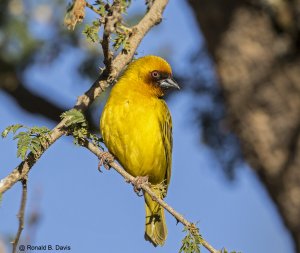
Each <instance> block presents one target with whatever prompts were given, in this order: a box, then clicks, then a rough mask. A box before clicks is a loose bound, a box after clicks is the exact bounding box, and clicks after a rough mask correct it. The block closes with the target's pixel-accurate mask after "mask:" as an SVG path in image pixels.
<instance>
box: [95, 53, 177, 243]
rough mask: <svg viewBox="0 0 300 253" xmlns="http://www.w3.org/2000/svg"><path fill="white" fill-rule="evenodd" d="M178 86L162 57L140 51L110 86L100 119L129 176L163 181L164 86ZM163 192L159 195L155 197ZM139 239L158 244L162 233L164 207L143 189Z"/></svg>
mask: <svg viewBox="0 0 300 253" xmlns="http://www.w3.org/2000/svg"><path fill="white" fill-rule="evenodd" d="M166 87H167V88H169V87H175V88H179V86H178V85H177V84H176V83H175V82H174V80H172V79H171V68H170V66H169V64H168V63H167V62H166V61H165V60H163V59H162V58H159V57H156V56H146V57H142V58H140V59H138V60H135V61H134V62H132V63H131V64H130V65H129V66H128V68H127V70H126V71H125V72H124V74H123V75H122V77H121V78H120V80H119V81H118V82H117V83H116V84H115V86H114V87H113V88H112V91H111V94H110V96H109V98H108V101H107V103H106V105H105V108H104V111H103V113H102V117H101V120H100V130H101V135H102V137H103V139H104V142H105V144H106V146H107V148H108V149H109V151H110V152H111V153H112V154H113V155H114V156H115V157H116V158H117V160H118V161H119V162H120V163H121V165H122V166H123V167H124V169H125V170H126V171H127V172H128V173H130V174H131V175H133V176H135V177H136V176H148V177H149V182H150V183H151V184H152V185H153V186H152V189H153V190H154V191H156V192H157V193H158V194H159V191H158V190H157V189H156V188H157V187H155V185H158V184H161V183H162V182H163V183H165V184H166V186H168V185H169V182H170V176H171V161H172V121H171V115H170V112H169V110H168V107H167V105H166V103H165V101H164V100H163V99H162V98H161V97H162V96H163V95H164V90H165V88H166ZM160 197H164V196H160ZM145 208H146V228H145V239H146V240H149V241H150V242H152V243H153V244H154V245H155V246H156V245H163V244H164V242H165V240H166V237H167V227H166V224H165V217H164V210H163V208H161V207H160V206H159V205H158V204H157V203H156V202H155V201H153V200H152V199H151V197H150V196H149V195H147V194H145Z"/></svg>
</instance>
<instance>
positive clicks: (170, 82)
mask: <svg viewBox="0 0 300 253" xmlns="http://www.w3.org/2000/svg"><path fill="white" fill-rule="evenodd" d="M159 85H160V87H162V88H165V89H169V88H175V89H178V90H180V87H179V85H178V83H177V82H176V81H175V80H174V79H173V78H171V77H169V78H166V79H163V80H161V81H159Z"/></svg>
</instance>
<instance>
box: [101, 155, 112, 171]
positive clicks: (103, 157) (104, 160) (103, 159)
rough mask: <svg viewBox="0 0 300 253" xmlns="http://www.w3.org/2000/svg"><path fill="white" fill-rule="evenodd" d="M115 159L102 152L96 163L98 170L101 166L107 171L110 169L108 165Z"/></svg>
mask: <svg viewBox="0 0 300 253" xmlns="http://www.w3.org/2000/svg"><path fill="white" fill-rule="evenodd" d="M114 160H115V158H114V157H113V155H112V154H111V153H109V152H103V153H102V155H101V156H100V160H99V163H98V170H99V171H100V172H102V171H101V166H102V165H103V166H104V168H105V169H107V170H109V169H110V165H109V164H110V163H111V162H113V161H114Z"/></svg>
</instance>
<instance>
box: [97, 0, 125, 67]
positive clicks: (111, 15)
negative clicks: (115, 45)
mask: <svg viewBox="0 0 300 253" xmlns="http://www.w3.org/2000/svg"><path fill="white" fill-rule="evenodd" d="M121 19H122V10H121V3H120V1H119V0H117V1H114V2H113V4H112V5H111V7H110V9H109V11H108V13H107V15H106V17H105V24H104V32H103V39H102V41H101V45H102V50H103V55H104V65H105V67H106V70H107V71H108V72H110V70H111V64H112V59H113V52H112V51H111V50H110V47H109V42H110V35H111V34H112V33H113V32H114V31H115V29H116V24H117V23H119V22H120V21H121Z"/></svg>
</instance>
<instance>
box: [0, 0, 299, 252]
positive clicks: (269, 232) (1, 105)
mask: <svg viewBox="0 0 300 253" xmlns="http://www.w3.org/2000/svg"><path fill="white" fill-rule="evenodd" d="M133 5H137V7H134V8H136V9H134V10H133V12H134V11H135V10H138V9H139V8H141V5H140V3H138V1H133ZM195 29H197V27H196V24H195V23H194V21H193V17H192V13H191V11H190V10H189V9H188V6H187V5H186V3H185V2H184V1H183V0H180V1H171V2H170V4H169V5H168V7H167V9H166V12H165V15H164V19H163V23H162V24H161V25H160V26H159V27H156V28H155V29H153V31H151V32H150V33H149V34H148V35H147V37H146V38H145V40H144V41H143V42H142V44H141V46H140V48H139V49H138V52H139V56H142V55H147V54H163V51H162V48H168V50H169V52H168V53H169V55H170V57H169V61H170V62H171V64H172V66H173V69H174V71H177V72H181V73H185V72H186V73H187V72H188V71H189V68H188V64H187V58H188V55H189V54H191V53H192V52H193V50H195V49H196V48H197V47H198V45H199V44H200V43H202V40H201V37H200V35H198V33H197V32H195ZM76 57H79V56H78V55H76V54H71V53H69V54H65V55H64V56H62V59H61V60H60V64H61V65H57V66H56V67H53V68H52V69H47V68H40V69H32V70H31V71H30V73H29V74H28V77H27V78H29V80H30V85H29V87H30V88H31V89H34V90H37V92H39V93H41V94H43V95H45V96H48V97H50V98H51V99H53V100H54V101H60V103H61V104H62V105H65V106H69V107H71V106H72V105H73V104H74V103H75V101H76V97H77V96H78V95H80V94H81V93H82V92H84V91H85V87H84V86H83V85H78V84H76V81H77V82H78V80H76V79H74V78H72V77H71V75H70V74H68V73H71V72H72V71H73V68H74V59H75V58H76ZM45 77H46V78H45ZM74 82H75V84H74ZM62 98H64V99H62ZM197 99H199V98H197V97H193V94H191V93H190V92H188V91H184V90H183V91H180V92H176V94H175V95H174V96H172V97H171V99H170V100H169V101H168V104H169V107H170V110H171V113H172V117H173V129H174V152H173V169H172V178H171V185H170V188H169V191H168V196H167V198H166V201H167V202H168V203H169V204H170V205H172V206H173V207H174V208H175V209H176V210H178V211H179V212H181V213H182V214H183V215H185V216H186V218H187V219H189V220H191V221H194V222H197V221H198V225H199V228H200V232H201V233H202V235H203V237H204V238H205V239H207V240H208V241H209V242H210V243H211V244H212V245H213V246H214V247H215V248H219V249H220V248H222V247H226V248H227V249H229V250H237V251H241V252H243V253H248V252H249V253H252V252H255V253H265V252H272V253H281V252H285V253H292V252H293V247H292V243H291V239H290V237H289V236H288V234H287V232H286V230H285V228H284V226H283V224H282V222H281V220H280V219H279V216H278V214H277V211H276V209H275V207H274V205H273V203H272V202H271V201H270V199H269V197H268V195H267V193H266V192H265V190H264V189H263V187H262V186H261V184H260V183H259V181H258V180H257V178H256V177H255V175H254V173H253V172H252V171H251V170H250V169H249V168H248V167H247V166H243V168H241V169H239V170H238V174H237V179H236V181H235V182H234V183H229V182H227V181H226V180H225V179H224V177H223V175H222V174H221V172H219V171H220V170H218V169H216V167H218V166H220V165H219V164H218V162H216V161H215V158H214V156H213V154H212V152H211V151H210V150H209V149H208V148H207V147H205V146H203V145H202V144H201V142H200V136H199V129H198V127H197V126H196V124H195V123H194V121H193V117H192V115H191V113H190V112H191V108H192V104H191V101H194V100H195V101H196V100H197ZM0 116H1V121H0V129H1V130H2V129H4V128H5V127H6V126H8V125H10V124H14V123H21V124H24V125H29V126H33V125H46V126H48V127H53V126H54V124H53V122H49V121H47V120H45V119H44V118H43V117H39V116H36V115H28V114H24V111H22V110H21V109H19V108H18V107H16V106H15V104H14V103H13V101H12V100H10V99H8V98H7V97H5V95H4V94H3V93H1V92H0ZM19 163H20V160H19V159H17V158H16V143H15V142H13V141H12V140H11V138H7V139H4V140H0V164H1V165H0V178H3V177H4V176H6V175H7V174H8V173H9V172H10V171H11V170H12V169H13V168H14V167H15V166H16V165H18V164H19ZM97 164H98V161H97V159H96V158H95V157H94V156H93V155H92V154H91V153H89V152H88V151H87V150H84V149H82V148H79V147H76V146H74V145H73V144H72V140H71V138H70V137H64V138H62V139H60V140H59V141H57V142H56V143H55V144H54V145H53V146H52V147H51V148H50V149H49V150H48V151H47V152H46V153H45V154H44V155H43V157H42V158H41V159H40V160H39V161H38V163H37V164H36V165H35V166H34V167H33V169H32V171H31V173H30V175H29V185H28V187H29V189H28V205H27V213H30V212H32V211H34V210H37V209H38V210H39V212H40V213H41V215H42V217H41V223H40V224H39V226H38V228H37V233H36V234H35V238H34V242H33V244H34V245H41V244H52V245H55V244H60V245H69V246H71V252H178V250H179V248H180V244H181V240H182V239H183V237H184V233H182V229H183V227H182V226H181V225H180V224H178V225H176V221H175V220H174V218H173V217H171V216H170V215H166V216H167V217H166V218H167V225H168V229H169V235H168V239H167V241H166V244H165V246H164V247H158V248H154V247H153V246H152V245H151V244H149V243H148V242H146V241H144V238H143V235H144V218H145V217H144V215H145V214H144V202H143V199H142V198H139V197H137V196H136V194H135V193H134V192H133V190H132V187H131V186H130V185H128V184H127V183H125V182H124V179H123V178H122V177H121V176H119V175H118V174H117V173H116V172H115V171H113V170H111V171H104V173H102V174H100V173H99V172H98V170H97ZM20 196H21V185H20V184H17V185H15V186H14V187H13V188H12V189H11V190H9V191H7V192H6V193H5V195H4V196H3V200H2V203H1V207H0V237H2V238H4V237H6V236H8V235H12V234H14V233H15V232H16V230H17V225H18V224H17V223H18V220H17V218H16V214H17V212H18V209H19V204H20ZM29 232H30V231H28V229H26V227H25V229H24V232H23V235H24V238H26V235H28V234H29ZM7 250H8V252H10V249H9V248H8V249H7ZM203 252H206V251H205V250H203Z"/></svg>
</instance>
